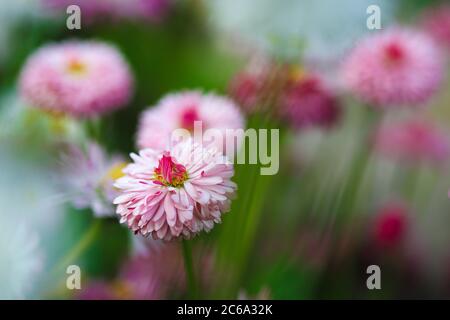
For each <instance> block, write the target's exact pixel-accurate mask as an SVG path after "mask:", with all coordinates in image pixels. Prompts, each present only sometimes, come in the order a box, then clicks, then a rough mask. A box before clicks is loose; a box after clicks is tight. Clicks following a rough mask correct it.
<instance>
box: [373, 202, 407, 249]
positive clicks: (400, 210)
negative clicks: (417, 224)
mask: <svg viewBox="0 0 450 320" xmlns="http://www.w3.org/2000/svg"><path fill="white" fill-rule="evenodd" d="M408 220H409V219H408V212H407V209H406V208H405V207H404V206H403V205H401V204H398V203H391V204H388V205H386V206H385V207H383V208H382V209H381V210H380V211H379V212H378V214H377V216H376V217H375V220H374V222H373V237H374V241H375V244H376V245H377V247H378V248H395V247H398V246H399V245H400V244H401V242H402V241H403V239H404V238H405V235H406V232H407V229H408Z"/></svg>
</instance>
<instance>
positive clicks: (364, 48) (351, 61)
mask: <svg viewBox="0 0 450 320" xmlns="http://www.w3.org/2000/svg"><path fill="white" fill-rule="evenodd" d="M442 70H443V60H442V56H441V54H440V51H439V49H438V48H437V47H436V45H435V44H434V42H433V41H432V40H431V39H430V38H428V37H427V36H426V35H425V34H423V33H421V32H418V31H413V30H408V29H391V30H387V31H381V32H379V33H377V34H375V35H373V36H370V37H368V38H366V39H364V40H362V41H361V42H360V43H359V44H358V45H357V46H356V48H355V49H354V50H353V51H352V52H351V53H350V55H349V56H348V58H347V59H346V60H345V62H344V65H343V71H342V74H343V75H342V76H343V82H344V85H345V86H346V87H347V88H348V89H350V90H351V91H352V92H353V93H354V94H356V95H357V96H358V97H359V98H360V99H362V100H363V101H364V102H366V103H370V104H374V105H375V106H379V107H390V106H396V105H411V106H413V105H421V104H425V103H426V102H428V101H429V99H430V98H431V97H432V96H433V94H434V93H435V92H436V91H437V90H438V88H439V86H440V84H441V82H442V78H443V74H442Z"/></svg>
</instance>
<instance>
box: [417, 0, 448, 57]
mask: <svg viewBox="0 0 450 320" xmlns="http://www.w3.org/2000/svg"><path fill="white" fill-rule="evenodd" d="M422 25H423V28H424V29H425V31H426V32H428V34H430V35H431V36H432V37H433V38H434V39H435V40H436V41H437V43H438V44H439V45H441V46H442V47H444V48H447V49H450V5H443V6H439V7H436V8H432V9H429V10H428V11H426V12H425V13H424V15H423V20H422Z"/></svg>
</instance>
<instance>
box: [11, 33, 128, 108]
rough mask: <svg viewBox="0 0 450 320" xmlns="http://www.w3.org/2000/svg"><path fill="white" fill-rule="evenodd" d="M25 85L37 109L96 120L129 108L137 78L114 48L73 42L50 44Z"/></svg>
mask: <svg viewBox="0 0 450 320" xmlns="http://www.w3.org/2000/svg"><path fill="white" fill-rule="evenodd" d="M19 85H20V91H21V94H22V96H23V97H24V98H25V100H26V101H27V102H28V103H29V104H30V105H31V106H33V107H37V108H41V109H43V110H46V111H49V112H53V113H56V114H69V115H71V116H74V117H92V116H96V115H99V114H102V113H106V112H110V111H112V110H115V109H117V108H120V107H123V106H125V105H126V104H127V103H128V101H129V99H130V97H131V94H132V87H133V79H132V75H131V73H130V69H129V67H128V65H127V63H126V61H125V59H124V58H123V56H122V55H121V54H120V52H119V51H117V49H116V48H114V47H113V46H110V45H109V44H106V43H101V42H95V41H67V42H63V43H59V44H50V45H46V46H44V47H42V48H40V49H39V50H37V52H35V53H34V54H32V55H31V57H29V58H28V60H27V62H26V64H25V66H24V67H23V70H22V73H21V75H20V79H19Z"/></svg>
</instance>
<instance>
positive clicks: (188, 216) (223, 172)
mask: <svg viewBox="0 0 450 320" xmlns="http://www.w3.org/2000/svg"><path fill="white" fill-rule="evenodd" d="M131 158H132V159H133V160H134V163H131V164H129V165H128V166H127V167H126V168H125V169H124V170H123V172H124V173H125V176H124V177H122V178H120V179H118V180H117V181H116V183H115V186H116V187H117V188H118V189H119V190H120V192H121V195H120V196H118V197H117V198H116V199H115V200H114V204H117V214H118V215H120V217H121V219H120V221H121V223H127V224H128V227H129V228H130V229H131V230H132V231H134V232H135V233H136V234H142V235H143V236H148V235H151V236H152V237H153V238H154V239H163V240H171V239H173V238H177V237H181V236H182V237H184V238H191V237H192V236H194V235H196V234H198V233H199V232H200V231H202V230H205V231H210V230H211V229H212V228H213V226H214V224H215V223H219V222H220V221H221V216H222V214H223V213H225V212H227V211H228V210H229V207H230V204H231V197H232V195H233V194H234V192H235V190H236V184H235V183H234V182H232V181H231V180H230V179H231V177H232V176H233V174H234V169H233V165H232V164H231V163H229V162H228V160H227V159H226V157H225V156H223V154H222V153H221V152H219V151H218V150H217V149H216V148H211V147H209V148H204V147H202V146H201V145H199V144H197V143H194V142H193V140H191V139H186V140H184V141H182V142H179V143H177V144H175V146H173V147H172V148H170V149H169V150H166V151H158V150H154V149H144V150H141V151H140V152H139V155H137V154H131Z"/></svg>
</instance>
